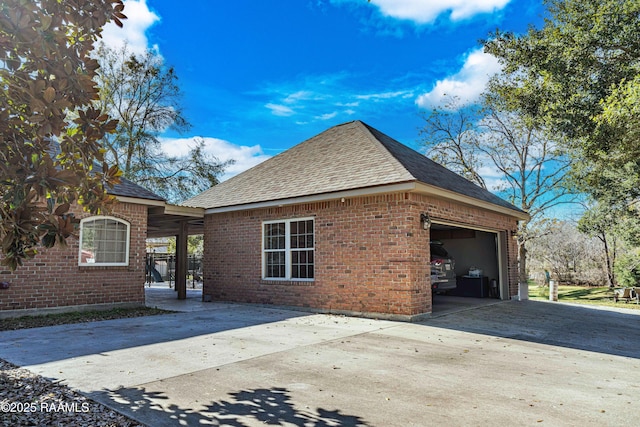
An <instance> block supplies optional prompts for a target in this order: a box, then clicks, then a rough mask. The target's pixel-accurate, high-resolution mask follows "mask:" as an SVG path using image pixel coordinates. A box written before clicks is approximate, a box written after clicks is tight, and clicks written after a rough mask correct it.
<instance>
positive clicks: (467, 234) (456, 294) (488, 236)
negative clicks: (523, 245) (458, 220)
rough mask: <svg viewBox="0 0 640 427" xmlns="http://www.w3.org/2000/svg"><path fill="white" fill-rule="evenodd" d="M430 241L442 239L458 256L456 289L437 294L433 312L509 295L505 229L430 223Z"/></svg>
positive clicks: (452, 256) (505, 297)
mask: <svg viewBox="0 0 640 427" xmlns="http://www.w3.org/2000/svg"><path fill="white" fill-rule="evenodd" d="M431 241H440V242H442V244H443V247H444V248H445V249H446V251H447V252H448V253H449V255H450V257H451V258H453V259H454V260H455V268H454V271H455V275H456V289H454V290H450V291H448V292H446V293H443V294H434V296H433V307H432V310H433V313H434V314H435V313H438V312H439V311H441V310H444V309H446V310H450V309H451V305H454V306H459V307H460V308H463V307H469V306H474V305H485V304H487V303H491V302H495V301H497V300H499V299H507V298H508V283H507V272H506V265H507V264H506V253H505V252H506V251H504V250H503V248H505V247H506V233H504V232H495V231H489V230H480V229H473V228H466V227H462V226H459V225H452V224H439V223H433V224H431Z"/></svg>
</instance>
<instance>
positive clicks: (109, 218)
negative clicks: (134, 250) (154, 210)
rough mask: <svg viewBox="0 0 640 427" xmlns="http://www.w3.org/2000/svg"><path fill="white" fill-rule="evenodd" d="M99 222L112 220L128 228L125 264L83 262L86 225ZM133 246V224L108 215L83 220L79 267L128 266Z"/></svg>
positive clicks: (81, 221)
mask: <svg viewBox="0 0 640 427" xmlns="http://www.w3.org/2000/svg"><path fill="white" fill-rule="evenodd" d="M98 220H112V221H115V222H117V223H119V224H123V225H124V226H125V227H126V237H125V238H126V241H125V254H124V262H91V261H84V262H83V261H82V258H83V256H82V251H83V247H82V242H83V235H84V230H85V224H86V223H87V222H94V221H98ZM130 245H131V224H130V223H129V222H128V221H125V220H123V219H121V218H116V217H113V216H106V215H97V216H90V217H87V218H83V219H82V220H80V239H79V244H78V246H79V248H78V265H79V266H83V267H119V266H128V265H129V247H130Z"/></svg>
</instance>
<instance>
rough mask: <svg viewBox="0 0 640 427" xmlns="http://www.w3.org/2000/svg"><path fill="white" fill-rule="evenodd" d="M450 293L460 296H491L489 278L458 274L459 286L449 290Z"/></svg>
mask: <svg viewBox="0 0 640 427" xmlns="http://www.w3.org/2000/svg"><path fill="white" fill-rule="evenodd" d="M448 295H454V296H458V297H472V298H488V297H489V278H488V277H486V276H483V277H471V276H458V277H457V286H456V288H455V289H452V290H450V291H449V292H448Z"/></svg>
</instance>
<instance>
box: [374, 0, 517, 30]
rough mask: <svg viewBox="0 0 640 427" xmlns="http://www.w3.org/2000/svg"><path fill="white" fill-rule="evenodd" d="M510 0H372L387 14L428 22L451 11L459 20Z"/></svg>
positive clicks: (504, 4) (454, 17)
mask: <svg viewBox="0 0 640 427" xmlns="http://www.w3.org/2000/svg"><path fill="white" fill-rule="evenodd" d="M509 1H510V0H371V3H372V4H374V5H376V6H378V8H379V9H380V11H381V12H382V14H383V15H385V16H390V17H392V18H397V19H408V20H411V21H414V22H416V23H418V24H428V23H430V22H433V21H435V20H436V18H437V17H438V16H440V15H441V14H443V13H447V12H450V13H451V15H450V16H451V20H453V21H458V20H462V19H466V18H470V17H472V16H474V15H477V14H480V13H489V12H493V11H495V10H498V9H502V8H503V7H505V6H506V5H507V3H509Z"/></svg>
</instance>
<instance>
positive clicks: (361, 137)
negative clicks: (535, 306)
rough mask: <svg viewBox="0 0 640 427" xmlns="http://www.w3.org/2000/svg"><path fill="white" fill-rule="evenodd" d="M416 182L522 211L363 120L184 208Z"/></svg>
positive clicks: (331, 131) (304, 144)
mask: <svg viewBox="0 0 640 427" xmlns="http://www.w3.org/2000/svg"><path fill="white" fill-rule="evenodd" d="M416 181H418V182H422V183H425V184H429V185H433V186H436V187H439V188H443V189H446V190H450V191H453V192H456V193H459V194H463V195H466V196H469V197H473V198H475V199H478V200H481V201H485V202H489V203H491V204H495V205H498V206H501V207H503V208H507V209H511V210H516V211H520V209H518V208H517V207H515V206H513V205H512V204H510V203H508V202H506V201H504V200H502V199H501V198H499V197H497V196H496V195H494V194H492V193H490V192H489V191H487V190H484V189H483V188H481V187H479V186H477V185H475V184H473V183H472V182H470V181H468V180H466V179H465V178H462V177H461V176H459V175H457V174H455V173H454V172H452V171H450V170H448V169H446V168H444V167H443V166H441V165H439V164H437V163H435V162H434V161H432V160H430V159H428V158H427V157H426V156H424V155H422V154H420V153H418V152H417V151H415V150H412V149H411V148H409V147H407V146H405V145H403V144H401V143H400V142H398V141H396V140H394V139H393V138H391V137H389V136H387V135H385V134H383V133H382V132H380V131H378V130H376V129H374V128H372V127H370V126H368V125H366V124H365V123H363V122H361V121H353V122H348V123H344V124H341V125H338V126H334V127H332V128H330V129H327V130H326V131H324V132H322V133H320V134H319V135H316V136H314V137H312V138H310V139H308V140H306V141H304V142H302V143H300V144H298V145H296V146H294V147H292V148H290V149H289V150H286V151H284V152H282V153H280V154H279V155H277V156H275V157H272V158H271V159H268V160H266V161H264V162H263V163H260V164H258V165H257V166H254V167H253V168H251V169H248V170H246V171H244V172H243V173H241V174H239V175H236V176H234V177H233V178H230V179H229V180H227V181H225V182H223V183H221V184H219V185H216V186H215V187H212V188H210V189H209V190H206V191H204V192H202V193H200V194H199V195H197V196H195V197H193V198H191V199H188V200H186V201H184V202H183V203H182V204H183V205H185V206H193V207H202V208H205V209H211V208H220V207H230V206H238V205H245V204H250V203H260V202H269V201H276V200H282V199H290V198H295V197H303V196H310V195H319V194H324V193H333V192H337V191H346V190H355V189H361V188H366V187H376V186H381V185H387V184H399V183H405V182H416Z"/></svg>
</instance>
